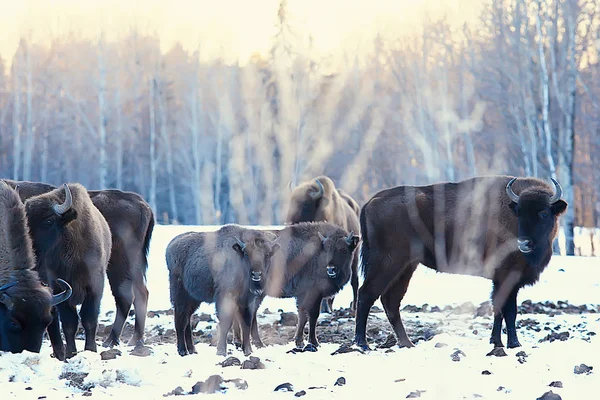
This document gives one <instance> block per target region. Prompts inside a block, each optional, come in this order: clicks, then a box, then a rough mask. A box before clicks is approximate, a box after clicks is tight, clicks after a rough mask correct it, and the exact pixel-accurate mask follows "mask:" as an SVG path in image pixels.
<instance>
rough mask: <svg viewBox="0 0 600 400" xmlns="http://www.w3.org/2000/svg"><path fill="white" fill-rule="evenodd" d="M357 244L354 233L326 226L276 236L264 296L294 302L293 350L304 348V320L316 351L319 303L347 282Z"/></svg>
mask: <svg viewBox="0 0 600 400" xmlns="http://www.w3.org/2000/svg"><path fill="white" fill-rule="evenodd" d="M358 242H359V237H358V236H356V235H354V233H353V232H350V233H348V232H347V231H346V230H345V229H342V228H340V227H339V226H337V225H334V224H331V223H327V222H303V223H299V224H295V225H290V226H287V227H286V228H284V229H283V230H281V231H279V232H278V236H277V239H276V241H275V243H278V244H279V245H280V248H281V249H280V251H279V252H277V253H275V254H274V255H273V257H272V259H271V267H270V269H269V274H268V279H267V281H268V284H267V286H266V289H265V293H266V294H267V295H268V296H272V297H281V298H291V297H293V298H295V299H296V304H297V306H298V326H297V328H296V335H295V341H296V347H298V348H301V347H303V345H304V327H305V326H306V322H307V320H308V324H309V325H308V327H309V342H310V344H312V345H313V346H315V347H318V345H319V342H318V341H317V336H316V324H317V319H318V317H319V312H320V305H321V301H322V300H323V298H326V297H329V296H333V295H335V294H336V293H338V292H339V291H340V290H341V289H342V287H343V286H344V285H345V284H346V283H348V280H350V276H351V274H352V266H351V265H352V261H353V259H354V254H353V253H354V250H355V249H356V246H357V245H358ZM253 325H256V321H253ZM255 340H256V339H255ZM257 340H259V341H260V339H259V338H257Z"/></svg>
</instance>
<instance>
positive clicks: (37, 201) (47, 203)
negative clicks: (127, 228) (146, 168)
mask: <svg viewBox="0 0 600 400" xmlns="http://www.w3.org/2000/svg"><path fill="white" fill-rule="evenodd" d="M25 209H26V212H27V219H28V222H29V227H30V229H31V236H32V238H33V247H34V249H35V253H36V258H37V267H38V271H39V274H40V277H41V278H42V280H43V281H45V282H48V284H49V285H50V286H51V287H52V288H53V289H55V290H56V289H57V288H56V281H57V280H58V279H59V278H60V279H64V280H65V281H67V282H70V283H71V286H72V287H73V294H72V296H71V297H70V298H69V300H68V301H66V302H63V303H61V304H59V305H58V307H57V308H58V313H59V315H60V322H61V323H62V329H63V331H64V334H65V340H66V342H67V347H66V354H65V347H64V344H63V341H62V338H61V335H60V328H59V323H58V318H57V316H56V315H54V318H53V321H52V323H51V324H50V326H48V335H49V336H50V341H51V342H52V348H53V350H54V355H55V356H56V357H57V358H58V359H59V360H64V359H65V357H66V358H70V357H72V356H74V355H75V354H77V347H76V345H75V334H76V332H77V327H78V324H79V316H80V317H81V323H82V325H83V328H84V330H85V350H90V351H96V350H97V345H96V330H97V327H98V314H99V312H100V301H101V299H102V293H103V291H104V274H105V273H106V267H107V265H108V259H109V257H110V252H111V233H110V229H109V227H108V224H107V222H106V220H105V219H104V217H103V216H102V214H101V213H100V211H98V209H97V208H96V207H95V206H94V204H93V203H92V200H91V199H90V196H89V195H88V193H87V190H86V189H85V188H84V187H83V186H81V185H80V184H69V185H67V184H65V185H64V186H63V187H61V188H59V189H55V190H52V191H50V192H48V193H44V194H41V195H38V196H34V197H31V198H29V199H28V200H27V201H26V202H25ZM79 304H81V310H80V312H79V316H78V315H77V310H76V306H77V305H79ZM54 314H55V313H54Z"/></svg>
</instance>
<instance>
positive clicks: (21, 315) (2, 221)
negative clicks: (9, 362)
mask: <svg viewBox="0 0 600 400" xmlns="http://www.w3.org/2000/svg"><path fill="white" fill-rule="evenodd" d="M59 284H61V285H63V286H64V288H65V290H64V291H63V292H61V293H60V294H56V295H54V296H53V295H52V293H51V292H50V290H49V289H48V287H46V286H44V285H42V283H41V281H40V278H39V275H38V273H37V271H36V270H35V256H34V252H33V247H32V244H31V238H30V237H29V228H28V226H27V217H26V214H25V206H24V205H23V203H22V202H21V199H20V198H19V195H18V194H17V193H16V192H15V191H14V190H13V189H12V188H10V187H9V186H8V185H7V184H6V183H5V182H4V181H0V351H9V352H12V353H20V352H22V351H23V350H27V351H31V352H34V353H39V351H40V349H41V347H42V339H43V337H44V332H45V331H46V328H47V327H48V325H49V324H50V322H51V321H52V314H51V310H52V307H53V306H55V305H57V304H59V303H61V302H63V301H65V300H67V299H68V298H69V296H71V287H70V286H69V285H68V284H67V283H66V282H64V281H62V280H59Z"/></svg>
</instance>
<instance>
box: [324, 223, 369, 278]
mask: <svg viewBox="0 0 600 400" xmlns="http://www.w3.org/2000/svg"><path fill="white" fill-rule="evenodd" d="M319 238H320V239H321V244H322V246H323V249H324V250H325V252H324V253H325V254H326V255H327V258H328V259H329V261H328V263H327V275H328V276H329V277H330V278H332V279H335V278H337V276H338V275H339V274H340V271H346V270H348V271H349V270H350V264H351V263H352V257H353V251H354V249H356V246H358V242H359V240H360V238H359V237H358V236H356V235H355V234H354V232H350V233H349V234H348V235H347V236H344V234H342V233H338V232H336V233H334V234H332V235H330V236H328V237H325V236H323V234H321V232H319Z"/></svg>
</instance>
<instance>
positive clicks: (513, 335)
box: [502, 289, 521, 349]
mask: <svg viewBox="0 0 600 400" xmlns="http://www.w3.org/2000/svg"><path fill="white" fill-rule="evenodd" d="M518 292H519V289H515V290H513V291H512V292H511V293H510V295H509V296H508V298H507V299H506V302H505V303H504V307H502V314H503V315H504V322H505V323H506V336H507V346H508V348H509V349H514V348H515V347H521V343H519V338H518V337H517V327H516V321H517V293H518Z"/></svg>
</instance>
